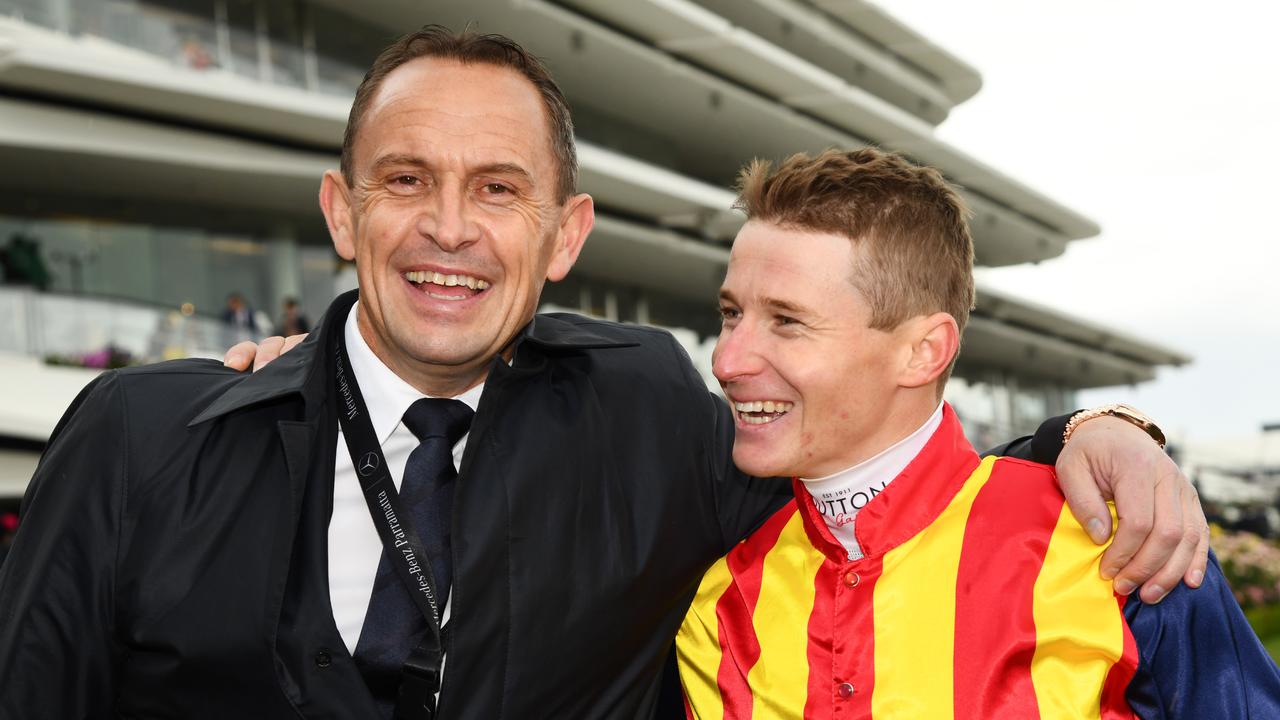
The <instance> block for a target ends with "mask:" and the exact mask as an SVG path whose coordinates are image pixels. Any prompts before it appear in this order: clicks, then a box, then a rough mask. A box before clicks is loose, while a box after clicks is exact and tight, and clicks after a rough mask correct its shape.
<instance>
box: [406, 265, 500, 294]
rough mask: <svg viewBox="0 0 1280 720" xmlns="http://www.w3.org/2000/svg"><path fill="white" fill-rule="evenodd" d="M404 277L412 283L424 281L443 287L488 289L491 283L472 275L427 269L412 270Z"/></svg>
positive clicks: (418, 283) (419, 283)
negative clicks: (445, 273)
mask: <svg viewBox="0 0 1280 720" xmlns="http://www.w3.org/2000/svg"><path fill="white" fill-rule="evenodd" d="M404 279H405V280H408V281H409V282H411V283H414V284H417V285H421V284H422V283H431V284H433V285H440V286H442V287H457V286H458V285H462V286H463V287H468V288H471V289H472V290H487V289H488V288H489V283H487V282H485V281H484V280H480V279H478V278H473V277H471V276H470V275H444V274H442V273H438V272H428V271H426V270H411V271H409V272H407V273H405V274H404Z"/></svg>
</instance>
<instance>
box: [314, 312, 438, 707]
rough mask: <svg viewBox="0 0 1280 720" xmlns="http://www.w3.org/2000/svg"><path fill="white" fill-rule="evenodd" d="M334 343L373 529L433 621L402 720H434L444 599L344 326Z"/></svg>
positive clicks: (345, 417)
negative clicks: (405, 503) (371, 410)
mask: <svg viewBox="0 0 1280 720" xmlns="http://www.w3.org/2000/svg"><path fill="white" fill-rule="evenodd" d="M334 335H335V336H336V337H335V342H334V344H333V360H334V383H335V384H336V386H337V390H338V399H339V404H338V424H339V425H340V426H341V427H342V436H343V437H344V438H345V439H346V441H347V451H348V452H350V453H351V462H352V464H353V465H354V467H355V470H356V477H358V478H359V479H360V489H361V490H362V491H363V492H364V499H365V502H367V503H368V504H369V514H370V515H371V516H372V517H373V525H374V527H376V528H377V529H378V536H379V537H380V538H382V550H383V552H384V553H386V555H387V560H388V561H389V562H390V563H391V566H392V567H394V568H395V570H396V574H397V575H399V576H400V580H401V582H403V583H404V586H405V588H407V589H408V590H409V596H410V597H412V598H413V603H414V605H416V606H417V607H418V610H419V611H420V612H421V613H422V617H423V618H425V619H426V621H427V632H426V634H425V635H424V636H423V638H422V641H421V642H420V643H418V647H416V648H414V650H413V652H412V653H410V654H409V659H408V660H407V661H406V662H405V664H404V668H403V669H402V670H401V677H400V694H399V697H398V698H397V700H396V710H395V717H396V718H397V720H430V719H431V718H433V717H434V716H435V697H436V693H437V692H438V691H439V690H440V669H441V665H442V664H443V662H444V647H443V644H442V641H441V631H440V606H441V604H442V603H443V599H442V598H439V597H437V595H436V591H435V588H436V587H437V585H436V580H435V577H434V576H433V575H432V573H431V561H430V558H428V557H427V552H426V549H425V548H424V547H423V546H422V541H421V540H419V539H418V533H417V532H416V531H415V530H414V529H413V525H412V523H411V521H410V518H409V516H408V514H406V513H405V512H404V509H403V507H402V506H401V504H400V494H399V493H397V492H396V485H395V481H394V480H393V479H392V478H391V471H390V469H389V468H388V467H387V459H386V458H385V457H383V455H382V445H381V443H379V442H378V436H377V433H375V432H374V431H373V423H372V422H371V421H370V420H369V411H368V409H367V408H366V407H365V404H364V396H362V395H361V394H360V385H359V383H357V382H356V378H355V375H354V374H353V373H351V372H350V367H351V361H350V358H348V357H347V347H346V342H345V339H344V337H343V331H342V328H341V326H339V327H338V328H336V332H334Z"/></svg>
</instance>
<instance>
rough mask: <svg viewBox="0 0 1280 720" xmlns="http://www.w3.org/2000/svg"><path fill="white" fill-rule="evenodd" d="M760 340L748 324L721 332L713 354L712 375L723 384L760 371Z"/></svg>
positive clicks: (740, 324) (739, 324)
mask: <svg viewBox="0 0 1280 720" xmlns="http://www.w3.org/2000/svg"><path fill="white" fill-rule="evenodd" d="M757 345H758V338H757V337H756V334H755V332H754V331H753V330H752V328H751V327H750V326H749V325H748V324H746V323H742V322H740V323H738V324H737V325H735V326H733V327H725V328H723V329H721V330H720V338H719V339H718V340H716V348H715V350H714V351H712V353H711V373H712V374H713V375H715V376H716V380H719V381H720V382H721V383H730V382H733V381H735V380H740V379H742V378H744V377H747V376H750V375H752V374H755V373H757V372H759V371H760V355H759V352H758V347H757Z"/></svg>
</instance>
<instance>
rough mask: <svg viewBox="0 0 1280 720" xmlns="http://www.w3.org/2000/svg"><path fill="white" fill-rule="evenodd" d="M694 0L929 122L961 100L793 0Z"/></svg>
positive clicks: (936, 120) (885, 50)
mask: <svg viewBox="0 0 1280 720" xmlns="http://www.w3.org/2000/svg"><path fill="white" fill-rule="evenodd" d="M565 1H567V2H568V3H570V4H572V5H575V6H578V5H579V4H581V3H582V0H565ZM693 1H694V2H696V3H697V4H698V5H700V6H701V7H704V8H706V9H708V10H710V11H712V12H714V13H716V14H718V15H719V16H721V17H723V18H724V19H726V20H728V21H729V22H732V23H733V24H734V25H737V26H739V27H742V28H744V29H745V30H748V31H749V32H752V33H755V34H756V35H758V36H760V37H761V38H763V39H765V40H767V41H768V42H771V43H773V44H774V45H777V46H778V47H781V48H783V49H784V50H786V51H787V52H789V53H792V54H794V55H796V56H798V57H801V58H803V59H804V60H806V61H808V62H811V63H813V64H814V65H816V66H818V67H820V68H823V69H824V70H827V71H828V72H831V73H832V74H834V75H836V76H838V77H840V78H842V79H844V80H846V81H848V82H849V83H850V84H852V85H857V86H859V87H863V88H866V89H867V90H869V91H870V92H872V93H873V94H874V95H876V96H877V97H880V98H882V99H884V100H887V101H888V102H890V103H892V104H893V105H895V106H896V107H898V108H901V109H902V110H905V111H907V112H909V113H911V114H912V115H915V116H917V117H919V118H921V119H923V120H926V121H928V122H929V123H930V124H933V125H937V124H938V123H940V122H942V121H943V120H945V119H946V117H947V113H948V112H949V111H950V110H951V108H952V107H953V106H954V105H955V104H956V102H957V100H955V99H954V98H952V97H951V96H950V95H948V88H947V87H945V86H944V85H942V84H941V82H940V80H939V79H938V78H936V77H934V76H933V75H932V74H930V73H927V72H925V71H923V70H922V69H920V68H918V67H916V66H915V65H914V64H912V63H911V62H909V61H907V60H905V59H904V58H902V57H901V56H899V55H897V54H896V53H894V52H893V51H891V50H890V49H889V48H886V47H884V46H882V45H880V44H878V43H876V42H873V41H872V40H871V39H870V38H869V37H868V36H866V35H863V34H861V33H859V32H857V31H856V29H854V28H851V27H849V26H848V25H846V24H844V23H843V22H841V21H839V20H837V19H835V18H833V17H831V16H830V15H828V14H827V13H824V12H822V11H821V10H818V9H816V8H814V7H813V6H811V5H807V4H805V3H801V2H795V0H693Z"/></svg>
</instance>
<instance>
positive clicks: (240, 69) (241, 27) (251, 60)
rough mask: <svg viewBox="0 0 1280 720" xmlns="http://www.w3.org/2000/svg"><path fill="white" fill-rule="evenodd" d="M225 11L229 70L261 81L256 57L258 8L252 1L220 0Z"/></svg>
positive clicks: (261, 73) (260, 71) (261, 75)
mask: <svg viewBox="0 0 1280 720" xmlns="http://www.w3.org/2000/svg"><path fill="white" fill-rule="evenodd" d="M221 2H223V3H224V7H225V9H226V28H227V47H226V52H227V53H228V57H227V58H225V59H224V61H225V63H226V64H227V65H228V66H230V68H231V70H232V71H233V72H235V73H236V74H237V75H243V76H244V77H247V78H252V79H254V80H262V79H263V72H262V67H261V62H260V58H259V56H258V8H257V3H255V2H254V0H221Z"/></svg>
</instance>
